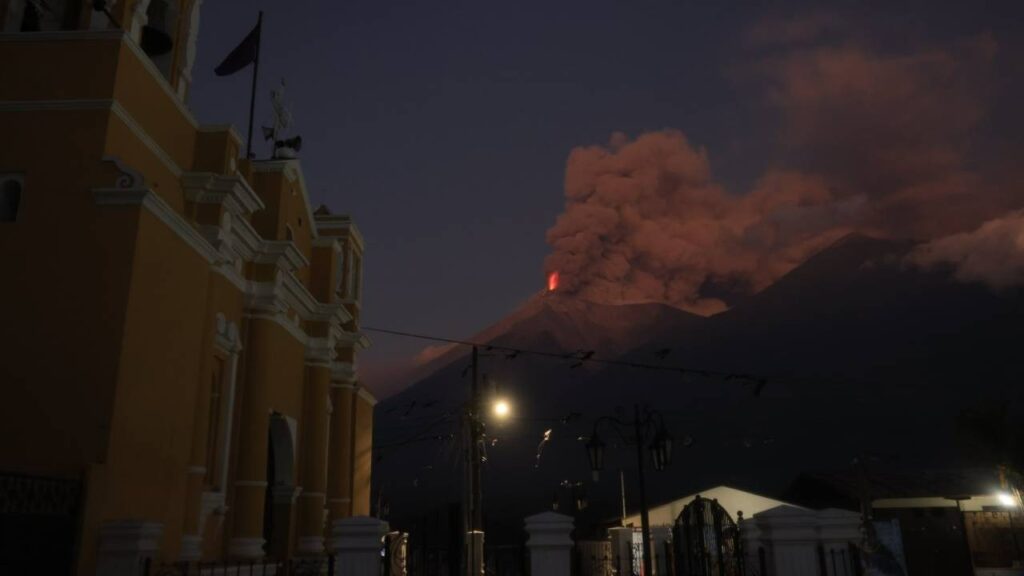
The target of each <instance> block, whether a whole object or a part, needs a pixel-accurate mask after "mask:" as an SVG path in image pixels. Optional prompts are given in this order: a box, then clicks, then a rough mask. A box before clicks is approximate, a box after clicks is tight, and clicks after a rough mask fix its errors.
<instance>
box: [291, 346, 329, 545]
mask: <svg viewBox="0 0 1024 576" xmlns="http://www.w3.org/2000/svg"><path fill="white" fill-rule="evenodd" d="M330 381H331V369H330V365H329V364H327V365H323V364H318V365H307V366H306V402H305V404H306V410H305V416H304V421H305V426H303V432H304V433H303V437H304V442H303V449H302V452H303V454H302V460H301V461H302V476H301V482H302V494H300V495H299V522H298V524H299V540H298V543H297V546H296V551H297V552H298V553H299V554H310V555H316V554H323V552H324V508H325V504H326V499H327V494H326V493H327V446H328V444H327V440H328V439H327V435H328V433H329V430H328V428H329V422H328V418H329V414H330V408H329V402H330V400H329V398H328V394H329V388H330Z"/></svg>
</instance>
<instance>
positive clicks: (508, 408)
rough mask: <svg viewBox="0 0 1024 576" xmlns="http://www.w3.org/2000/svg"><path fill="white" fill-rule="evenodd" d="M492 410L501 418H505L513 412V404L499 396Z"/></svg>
mask: <svg viewBox="0 0 1024 576" xmlns="http://www.w3.org/2000/svg"><path fill="white" fill-rule="evenodd" d="M491 411H492V412H493V413H494V416H495V417H497V418H498V419H499V420H504V419H506V418H508V417H509V415H511V414H512V405H511V404H509V403H508V400H505V399H504V398H499V399H497V400H495V401H494V404H493V405H492V406H491Z"/></svg>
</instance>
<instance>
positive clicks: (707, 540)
mask: <svg viewBox="0 0 1024 576" xmlns="http://www.w3.org/2000/svg"><path fill="white" fill-rule="evenodd" d="M672 540H673V543H674V546H675V558H676V560H675V566H676V568H675V573H676V576H743V549H742V546H741V542H740V531H739V527H738V526H737V525H736V523H735V522H733V520H732V518H731V517H730V516H729V513H728V512H726V510H725V508H722V505H721V504H719V503H718V500H708V499H706V498H701V497H700V496H697V497H696V498H694V500H693V502H690V503H689V504H687V505H686V507H684V508H683V511H682V512H681V513H680V514H679V516H678V517H677V518H676V521H675V525H673V527H672Z"/></svg>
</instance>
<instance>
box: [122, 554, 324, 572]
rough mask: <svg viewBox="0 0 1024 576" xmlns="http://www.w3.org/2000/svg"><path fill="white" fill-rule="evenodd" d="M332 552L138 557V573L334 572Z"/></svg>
mask: <svg viewBox="0 0 1024 576" xmlns="http://www.w3.org/2000/svg"><path fill="white" fill-rule="evenodd" d="M334 564H335V559H334V556H317V557H311V558H291V559H288V560H270V559H262V560H252V561H238V560H227V561H219V562H162V563H158V562H154V561H153V560H152V559H150V558H147V559H145V560H143V561H142V566H141V570H140V572H141V576H335V568H334Z"/></svg>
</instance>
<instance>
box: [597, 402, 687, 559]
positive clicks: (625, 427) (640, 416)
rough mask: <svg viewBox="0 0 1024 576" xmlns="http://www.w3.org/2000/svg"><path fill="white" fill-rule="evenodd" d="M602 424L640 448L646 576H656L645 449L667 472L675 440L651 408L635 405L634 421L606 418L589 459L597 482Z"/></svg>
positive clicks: (601, 455)
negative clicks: (652, 552)
mask: <svg viewBox="0 0 1024 576" xmlns="http://www.w3.org/2000/svg"><path fill="white" fill-rule="evenodd" d="M602 424H606V425H608V426H610V427H611V428H612V429H613V430H615V432H616V433H618V434H619V436H621V437H622V439H623V441H624V442H626V444H633V445H635V446H636V464H637V476H638V477H639V480H640V527H641V530H642V534H643V545H644V549H643V567H644V574H643V576H652V575H653V574H654V572H653V570H652V566H651V565H652V558H651V524H650V518H649V517H648V514H647V485H646V482H645V480H644V447H645V445H646V447H647V448H648V449H649V450H650V452H651V463H652V464H653V465H654V469H655V470H658V471H661V470H664V469H665V468H666V467H667V466H668V465H669V464H671V462H672V436H671V435H670V434H669V433H668V430H666V428H665V420H664V419H663V418H662V416H661V413H659V412H657V411H655V410H651V409H650V408H646V407H645V408H644V409H643V410H641V409H640V405H639V404H634V405H633V419H632V420H622V419H620V418H618V417H615V416H602V417H601V418H598V419H597V421H595V422H594V432H593V434H591V435H590V439H589V440H588V441H587V444H586V446H587V456H588V457H589V459H590V469H591V470H592V471H593V473H594V481H595V482H596V481H597V479H598V476H599V473H600V471H601V470H602V469H604V449H605V444H604V442H603V441H602V440H601V437H600V436H598V433H597V432H598V428H600V427H601V425H602Z"/></svg>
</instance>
